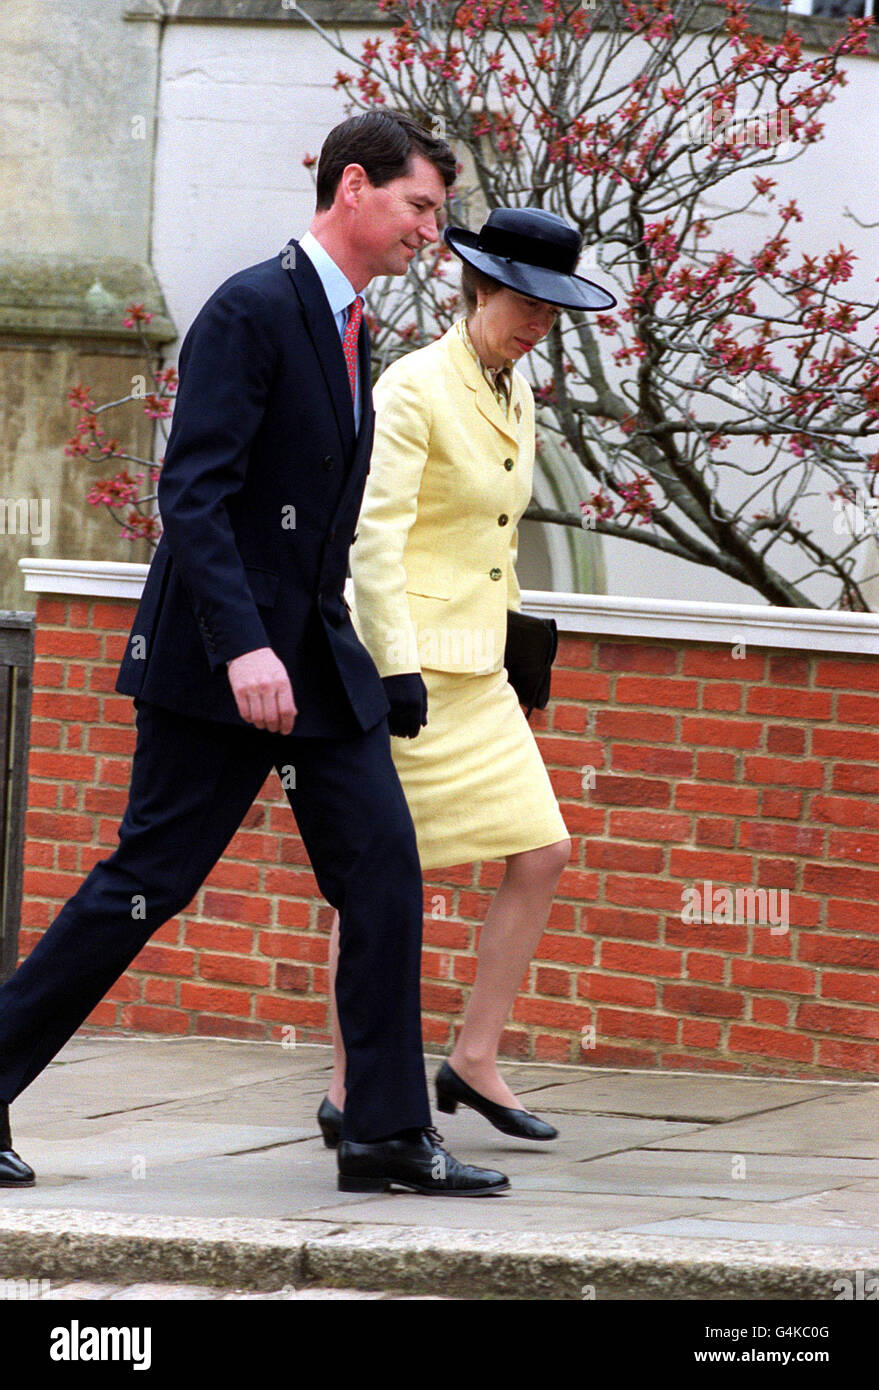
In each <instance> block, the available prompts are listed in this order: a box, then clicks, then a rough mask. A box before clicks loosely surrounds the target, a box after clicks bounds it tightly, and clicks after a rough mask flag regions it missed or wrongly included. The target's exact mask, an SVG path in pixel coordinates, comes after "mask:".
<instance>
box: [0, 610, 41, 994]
mask: <svg viewBox="0 0 879 1390" xmlns="http://www.w3.org/2000/svg"><path fill="white" fill-rule="evenodd" d="M33 668H34V615H33V613H16V612H5V613H3V612H0V980H5V979H7V978H8V976H9V975H11V974H12V972H13V970H14V969H15V963H16V960H17V959H18V929H19V925H20V923H21V880H22V866H23V859H24V818H25V813H26V810H27V760H28V746H29V743H30V721H31V690H32V686H33Z"/></svg>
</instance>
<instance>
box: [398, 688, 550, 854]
mask: <svg viewBox="0 0 879 1390" xmlns="http://www.w3.org/2000/svg"><path fill="white" fill-rule="evenodd" d="M421 674H422V676H423V678H424V683H425V685H426V686H427V724H426V725H425V727H424V728H423V729H422V730H421V732H420V734H419V735H418V737H417V738H411V739H409V738H392V739H391V754H392V757H393V759H394V766H395V767H396V769H397V772H398V774H399V777H400V781H401V783H402V784H403V791H404V792H405V794H406V800H407V802H408V803H409V810H410V811H411V813H412V820H413V821H414V823H415V833H416V835H417V837H418V853H419V856H420V858H421V867H422V869H438V868H448V867H449V866H450V865H452V864H469V863H473V862H474V861H476V860H481V859H502V858H504V857H505V856H506V855H508V854H521V853H522V852H523V851H525V850H529V849H541V848H542V847H543V846H544V845H552V844H555V843H556V842H557V841H559V840H564V839H567V837H568V829H567V827H566V825H565V822H564V821H563V819H562V813H561V811H560V809H559V804H558V801H557V800H556V796H555V792H554V791H553V789H552V783H551V782H550V780H549V774H548V772H547V770H546V767H545V766H544V763H543V759H542V757H541V756H540V750H539V749H538V747H537V744H536V743H535V741H534V735H533V733H532V732H531V729H530V727H529V724H528V721H527V720H526V718H525V714H524V711H523V710H522V708H521V707H520V705H519V701H518V698H517V696H516V692H515V690H514V689H513V687H512V686H511V685H510V683H509V681H508V680H507V673H506V671H505V670H504V668H503V667H501V669H500V670H499V671H491V672H489V673H488V674H485V675H472V674H470V673H469V672H464V673H459V672H450V671H431V670H428V669H425V670H423V671H422V673H421Z"/></svg>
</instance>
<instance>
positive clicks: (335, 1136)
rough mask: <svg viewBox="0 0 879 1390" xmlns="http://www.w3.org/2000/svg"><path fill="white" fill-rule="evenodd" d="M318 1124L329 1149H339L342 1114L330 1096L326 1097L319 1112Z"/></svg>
mask: <svg viewBox="0 0 879 1390" xmlns="http://www.w3.org/2000/svg"><path fill="white" fill-rule="evenodd" d="M317 1122H318V1124H319V1125H320V1128H321V1133H322V1135H323V1137H324V1143H325V1144H326V1146H327V1148H328V1149H335V1148H338V1145H339V1138H340V1136H341V1133H342V1112H341V1110H340V1109H339V1107H338V1106H337V1105H333V1102H332V1101H331V1100H330V1098H329V1096H324V1098H323V1100H322V1101H321V1103H320V1109H319V1110H318V1112H317Z"/></svg>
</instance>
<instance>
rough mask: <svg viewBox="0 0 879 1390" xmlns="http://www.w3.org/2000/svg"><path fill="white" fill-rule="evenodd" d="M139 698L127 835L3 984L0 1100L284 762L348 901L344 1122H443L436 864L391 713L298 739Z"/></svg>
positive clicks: (350, 1130)
mask: <svg viewBox="0 0 879 1390" xmlns="http://www.w3.org/2000/svg"><path fill="white" fill-rule="evenodd" d="M136 704H137V745H136V748H135V752H134V759H133V765H132V776H131V787H130V792H129V803H128V807H127V809H126V812H125V815H124V818H123V820H122V824H121V826H120V829H119V846H118V848H117V849H116V850H115V852H114V853H113V854H112V855H111V856H110V858H108V859H104V860H102V861H101V862H100V863H98V864H96V865H95V867H94V868H93V869H92V871H91V873H90V874H89V875H88V877H87V878H86V879H85V881H84V882H83V883H82V885H81V886H80V888H79V889H78V891H77V892H76V893H75V894H74V895H73V897H72V898H70V900H69V901H68V902H67V903H66V904H65V906H64V907H63V908H62V910H61V912H60V913H59V914H58V916H57V917H56V919H55V921H54V922H53V924H52V926H51V927H50V928H49V929H48V931H47V932H46V933H45V935H44V936H43V937H41V939H40V941H39V942H38V943H37V945H36V946H35V948H34V950H33V951H32V952H31V954H30V955H29V956H28V958H27V959H26V960H25V961H23V962H22V964H21V965H20V966H19V968H18V969H17V971H16V972H15V974H14V975H12V976H11V978H10V979H9V980H8V981H7V982H6V984H5V985H4V986H3V987H2V988H0V1099H3V1100H6V1101H12V1100H14V1098H15V1097H16V1096H17V1095H18V1094H19V1093H20V1092H21V1091H22V1090H24V1088H25V1087H26V1086H27V1085H29V1084H30V1082H31V1081H32V1080H33V1079H34V1077H35V1076H37V1075H38V1073H39V1072H40V1071H41V1070H42V1069H43V1067H45V1066H46V1064H47V1063H48V1062H49V1061H51V1059H52V1058H53V1057H54V1056H55V1054H56V1053H57V1052H58V1051H59V1049H60V1048H61V1047H63V1045H64V1043H65V1042H66V1041H67V1040H68V1038H70V1037H71V1035H72V1034H73V1033H74V1032H75V1031H76V1029H77V1028H78V1027H79V1025H80V1024H81V1023H82V1022H83V1020H84V1019H85V1018H86V1017H87V1016H88V1015H89V1013H91V1011H92V1009H94V1007H95V1005H96V1004H97V1003H98V1002H99V1000H100V999H101V998H102V997H103V996H104V995H105V994H106V992H107V990H108V989H109V988H110V987H111V985H112V984H113V983H114V982H115V981H116V980H117V979H118V977H119V976H120V975H121V974H122V973H123V971H124V970H125V969H126V968H127V967H128V966H129V965H130V963H131V962H132V961H133V960H134V958H135V956H136V955H137V953H138V952H139V951H140V949H141V948H142V947H143V946H144V945H145V944H146V942H147V941H148V939H149V938H150V936H152V934H153V932H155V931H157V930H158V928H159V927H160V926H162V925H163V923H165V922H167V921H168V920H169V919H170V918H172V917H174V916H176V915H177V914H178V913H179V912H182V911H183V910H184V908H185V907H186V906H187V905H188V904H189V903H190V902H191V901H192V899H193V897H194V896H195V894H196V893H197V892H198V889H199V888H200V887H201V885H202V883H203V882H204V880H205V878H206V877H207V876H208V874H209V873H210V871H211V869H212V868H213V867H214V865H215V864H216V862H217V860H218V859H219V858H220V857H221V855H222V854H223V852H224V850H225V849H226V847H227V845H228V844H229V841H230V840H231V839H232V837H233V835H234V834H235V832H236V830H237V829H238V827H239V826H240V824H241V821H242V819H243V818H244V815H245V813H246V812H247V810H248V809H249V807H250V806H251V804H252V803H253V801H254V799H255V797H256V796H257V794H258V793H259V791H260V788H261V787H262V785H263V783H264V782H265V779H266V777H267V776H268V775H269V772H270V771H271V769H272V767H275V768H277V769H278V772H279V774H280V775H281V778H282V785H285V791H286V795H287V798H288V800H289V802H290V806H291V808H292V811H293V815H294V816H295V819H296V823H297V826H298V828H299V833H300V834H301V836H302V839H303V842H304V844H305V848H306V851H307V853H308V856H309V859H310V860H311V865H312V869H313V871H314V874H315V877H316V879H317V882H318V886H319V887H320V890H321V893H322V894H323V895H324V897H325V898H326V900H327V902H329V903H331V904H332V906H333V907H335V908H337V909H338V911H339V918H340V946H339V966H338V974H337V982H336V1005H337V1009H338V1015H339V1024H340V1027H341V1030H342V1036H343V1038H344V1042H345V1049H346V1053H347V1072H346V1078H345V1083H346V1103H345V1114H344V1124H343V1129H342V1133H343V1137H344V1138H346V1139H356V1140H360V1141H362V1142H367V1141H369V1140H370V1139H375V1138H378V1137H380V1136H384V1135H387V1134H391V1133H394V1132H395V1131H397V1130H400V1129H408V1128H411V1127H414V1126H420V1125H427V1124H430V1106H429V1101H428V1096H427V1084H426V1078H425V1074H424V1059H423V1055H422V1040H421V1007H420V978H421V928H422V888H421V869H420V865H419V862H418V853H417V848H416V841H415V831H414V827H413V825H412V818H411V816H410V814H409V809H408V807H407V805H406V800H405V797H404V795H403V791H402V788H401V786H400V782H399V778H398V777H397V773H396V771H395V769H394V765H393V762H392V760H391V755H390V738H389V734H388V725H387V720H386V719H382V720H381V721H380V723H378V724H376V725H374V727H373V728H371V729H369V730H367V732H366V733H360V734H358V735H357V736H356V737H354V738H349V739H328V738H293V737H284V736H283V735H281V734H272V733H269V732H268V731H266V730H261V729H257V728H255V727H253V726H251V725H247V726H243V727H240V728H239V727H236V726H233V725H229V724H220V723H218V722H215V721H211V720H208V719H200V718H195V717H192V716H189V715H181V714H177V713H174V712H172V711H170V710H165V709H162V708H159V707H158V706H156V705H152V704H149V703H146V702H144V701H138V702H136ZM291 769H292V771H291ZM294 783H295V785H293V784H294Z"/></svg>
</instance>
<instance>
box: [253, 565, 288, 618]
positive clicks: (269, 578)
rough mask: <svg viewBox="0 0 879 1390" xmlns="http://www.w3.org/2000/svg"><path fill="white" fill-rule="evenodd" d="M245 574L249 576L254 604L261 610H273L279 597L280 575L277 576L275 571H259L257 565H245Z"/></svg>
mask: <svg viewBox="0 0 879 1390" xmlns="http://www.w3.org/2000/svg"><path fill="white" fill-rule="evenodd" d="M244 573H245V574H246V575H247V583H248V586H249V588H250V592H251V593H252V594H253V601H254V603H255V604H257V605H258V606H259V607H261V608H272V607H273V606H274V604H275V602H276V600H277V597H278V588H279V586H280V583H281V576H280V574H276V573H275V571H274V570H264V569H259V568H257V567H256V566H255V565H245V566H244Z"/></svg>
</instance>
